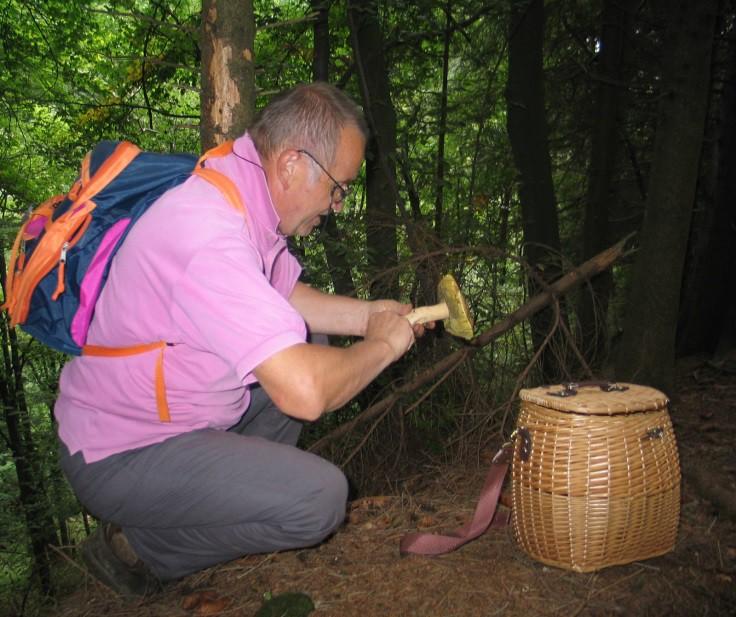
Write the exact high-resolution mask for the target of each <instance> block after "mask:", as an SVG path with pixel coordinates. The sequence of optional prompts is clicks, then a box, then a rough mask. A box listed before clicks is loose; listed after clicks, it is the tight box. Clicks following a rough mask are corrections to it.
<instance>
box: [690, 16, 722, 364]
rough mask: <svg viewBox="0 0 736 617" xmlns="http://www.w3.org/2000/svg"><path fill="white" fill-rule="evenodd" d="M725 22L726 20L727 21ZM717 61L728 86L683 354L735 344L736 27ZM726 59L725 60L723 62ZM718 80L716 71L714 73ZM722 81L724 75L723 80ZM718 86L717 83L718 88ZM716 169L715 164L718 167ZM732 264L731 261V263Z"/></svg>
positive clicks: (695, 252)
mask: <svg viewBox="0 0 736 617" xmlns="http://www.w3.org/2000/svg"><path fill="white" fill-rule="evenodd" d="M724 25H725V24H724ZM724 47H725V49H724V51H723V52H722V53H721V54H720V57H719V58H718V60H714V61H713V63H712V64H713V66H716V65H718V64H721V63H722V64H724V65H725V66H726V70H725V71H724V73H725V74H724V75H723V77H722V83H723V89H722V92H721V95H720V101H719V105H718V106H717V107H716V111H715V112H714V114H713V115H714V116H715V118H714V119H713V122H712V124H713V125H714V126H712V129H711V131H710V136H711V139H707V138H706V141H707V142H708V143H709V144H711V148H710V153H709V154H710V156H709V161H710V169H708V170H706V173H701V182H702V185H701V186H702V190H701V191H700V193H701V200H700V201H701V203H700V207H699V208H698V211H697V212H696V213H695V214H694V216H693V223H692V225H693V228H692V231H691V234H690V246H689V249H688V257H687V266H686V268H687V270H686V273H685V276H684V282H683V292H682V304H681V308H680V317H679V322H680V323H679V328H678V337H677V355H678V356H683V355H687V354H694V353H708V354H713V353H718V352H719V351H720V350H721V349H724V350H726V349H731V348H733V346H734V345H735V344H736V339H735V338H734V333H736V331H735V330H734V318H733V315H732V314H729V307H733V306H734V305H736V293H734V289H735V288H736V280H734V277H735V276H736V269H734V267H733V266H734V264H736V237H735V236H736V234H735V233H734V230H736V217H735V215H734V207H733V196H734V195H736V174H734V173H733V170H734V169H736V36H735V35H734V33H733V31H732V30H730V31H729V34H728V38H727V40H726V42H725V45H724ZM719 61H720V62H719ZM714 81H715V75H714ZM719 81H720V79H719ZM713 90H715V88H713ZM713 168H715V170H714V171H711V170H713ZM711 179H712V180H711ZM727 264H731V266H730V267H729V266H728V265H727Z"/></svg>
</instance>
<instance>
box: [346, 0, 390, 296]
mask: <svg viewBox="0 0 736 617" xmlns="http://www.w3.org/2000/svg"><path fill="white" fill-rule="evenodd" d="M348 18H349V22H350V34H351V39H352V44H353V52H354V54H355V59H356V64H357V66H358V76H359V82H360V91H361V94H362V97H363V107H364V109H365V111H366V117H367V120H368V124H369V126H370V129H371V140H370V142H369V144H368V153H367V157H366V191H367V203H366V216H367V221H366V236H367V251H368V265H369V276H370V277H371V278H372V279H374V280H375V281H376V282H375V284H374V285H372V288H371V295H372V296H373V297H378V296H385V297H392V298H393V297H397V296H398V277H397V272H396V265H397V263H398V253H397V246H396V241H397V238H396V222H397V220H396V206H397V204H396V200H397V197H398V195H397V191H396V113H395V111H394V107H393V103H392V101H391V90H390V85H389V80H388V68H387V66H386V59H385V56H384V53H383V37H382V35H381V29H380V25H379V23H378V3H377V1H376V0H369V1H366V2H358V1H357V0H349V2H348ZM385 273H388V274H385ZM376 277H378V278H376Z"/></svg>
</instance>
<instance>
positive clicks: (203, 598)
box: [181, 590, 217, 610]
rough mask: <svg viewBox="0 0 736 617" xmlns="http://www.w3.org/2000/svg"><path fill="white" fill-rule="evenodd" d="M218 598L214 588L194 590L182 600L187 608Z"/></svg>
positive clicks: (184, 607) (183, 605) (182, 604)
mask: <svg viewBox="0 0 736 617" xmlns="http://www.w3.org/2000/svg"><path fill="white" fill-rule="evenodd" d="M216 599H217V594H216V593H215V592H214V591H212V590H206V591H194V592H192V593H190V594H188V595H186V596H184V599H183V600H182V601H181V607H182V608H183V609H186V610H192V609H193V608H197V607H198V606H199V605H200V604H201V603H202V602H210V601H212V600H216Z"/></svg>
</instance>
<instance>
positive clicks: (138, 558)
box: [55, 83, 421, 596]
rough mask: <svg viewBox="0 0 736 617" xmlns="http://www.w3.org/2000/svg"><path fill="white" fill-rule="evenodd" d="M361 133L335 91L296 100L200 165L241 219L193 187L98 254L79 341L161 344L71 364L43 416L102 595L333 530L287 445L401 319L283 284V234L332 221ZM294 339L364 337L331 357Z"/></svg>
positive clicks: (324, 486) (338, 401) (359, 379)
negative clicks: (104, 270)
mask: <svg viewBox="0 0 736 617" xmlns="http://www.w3.org/2000/svg"><path fill="white" fill-rule="evenodd" d="M366 134H367V130H366V127H365V124H364V120H363V118H362V116H361V113H360V111H359V109H358V108H357V107H356V106H355V104H354V103H353V102H352V101H351V100H350V99H349V98H347V97H346V96H345V95H344V94H343V93H342V92H340V91H339V90H337V89H336V88H334V87H332V86H329V85H327V84H324V83H315V84H311V85H301V86H298V87H296V88H294V89H292V90H290V91H288V92H286V93H284V94H283V95H281V96H279V97H277V98H275V99H274V100H273V101H272V102H271V103H270V104H269V105H268V106H267V107H266V108H265V109H264V110H263V112H262V113H261V114H260V116H259V118H258V119H257V121H256V122H255V124H254V126H253V127H252V129H251V130H250V132H249V133H247V134H246V135H244V136H242V137H241V138H240V139H238V140H236V141H235V143H234V145H233V151H232V153H231V154H228V155H226V156H223V157H217V158H212V159H208V161H207V167H210V168H212V169H215V170H216V171H218V172H220V173H222V174H224V175H225V176H227V177H228V178H229V179H230V180H231V181H232V182H234V183H235V185H236V187H237V189H238V192H239V193H240V196H241V198H242V200H243V202H244V204H245V209H246V213H245V216H244V215H243V213H242V212H238V211H236V210H235V209H234V208H233V207H232V206H231V205H230V203H229V202H228V201H226V200H225V198H224V197H223V195H222V194H221V193H220V192H219V191H218V190H217V189H216V188H214V187H213V186H212V185H211V184H209V183H208V182H207V181H205V180H203V179H202V178H200V177H197V176H194V175H193V176H192V177H191V178H189V179H188V180H187V181H186V182H185V183H183V184H181V185H179V186H177V187H175V188H173V189H171V190H169V191H168V192H167V193H165V194H164V195H163V196H162V197H161V198H160V199H159V200H158V201H157V202H156V203H155V204H154V205H152V206H151V208H150V209H149V210H148V211H147V212H146V214H145V215H144V216H143V217H142V218H141V219H140V220H139V221H138V222H137V223H136V225H135V227H134V228H133V229H132V231H131V233H130V234H129V236H128V238H127V239H126V241H125V244H124V245H123V246H122V247H121V249H120V251H119V252H118V254H117V255H116V257H115V259H114V260H113V263H112V267H111V272H110V276H109V278H108V280H107V283H106V285H105V288H104V290H103V292H102V294H101V296H100V298H99V300H98V302H97V305H96V309H95V318H94V321H93V323H92V324H91V327H90V331H89V339H88V342H89V343H91V344H94V345H102V346H107V347H126V346H130V345H135V344H140V343H145V342H150V341H166V347H165V349H164V350H163V351H161V350H155V351H152V352H147V353H140V354H137V355H128V356H122V357H113V358H110V357H87V356H81V357H79V358H75V359H74V360H72V361H71V362H69V363H68V364H67V365H66V366H65V367H64V370H63V372H62V375H61V380H60V394H59V398H58V401H57V403H56V408H55V414H56V417H57V420H58V423H59V436H60V440H61V463H62V468H63V470H64V472H65V474H66V476H67V478H68V479H69V481H70V483H71V485H72V487H73V488H74V490H75V492H76V493H77V495H78V497H79V499H80V501H81V502H82V503H83V504H84V505H85V506H86V507H87V508H88V509H89V511H90V512H92V513H93V514H94V515H95V516H97V517H99V518H100V519H101V520H103V521H106V523H105V524H103V525H101V526H100V527H99V528H98V530H97V531H96V532H95V533H94V534H93V535H92V536H91V537H90V538H89V539H88V540H87V541H85V543H84V544H83V546H82V556H83V558H84V560H85V562H86V563H87V566H88V568H89V569H90V571H91V572H92V573H93V574H94V575H95V576H96V577H97V578H99V579H100V580H101V581H103V582H104V583H105V584H107V585H108V586H109V587H111V588H113V589H115V590H116V591H118V592H119V593H121V594H123V595H128V596H133V595H142V594H146V593H148V592H150V591H152V590H154V589H155V588H156V587H157V584H158V581H167V580H173V579H176V578H179V577H182V576H184V575H186V574H189V573H191V572H194V571H197V570H200V569H202V568H206V567H208V566H211V565H214V564H217V563H220V562H223V561H227V560H231V559H234V558H237V557H240V556H242V555H245V554H249V553H256V552H268V551H276V550H281V549H289V548H296V547H304V546H310V545H314V544H316V543H318V542H320V541H321V540H323V539H324V538H325V537H327V536H328V535H329V534H330V533H332V532H333V531H334V530H335V529H336V528H337V526H338V525H339V524H340V523H341V522H342V520H343V518H344V514H345V504H346V499H347V483H346V480H345V477H344V475H343V474H342V472H341V471H340V470H339V469H337V468H336V467H335V466H333V465H332V464H330V463H328V462H327V461H325V460H323V459H321V458H319V457H317V456H315V455H312V454H310V453H307V452H303V451H301V450H299V449H297V448H296V447H295V444H296V441H297V438H298V436H299V432H300V429H301V422H302V421H313V420H316V419H317V418H319V417H320V416H321V415H322V414H323V413H325V412H328V411H331V410H334V409H337V408H338V407H340V406H342V405H343V404H345V403H346V402H347V401H349V400H350V399H351V398H352V397H354V396H355V395H356V394H357V393H358V392H360V391H361V390H362V389H363V388H364V387H365V386H366V385H367V384H369V383H370V382H371V380H373V379H374V378H375V377H376V376H377V375H378V374H379V373H380V372H381V371H382V370H383V369H385V368H386V367H387V366H388V365H389V364H391V363H392V362H394V361H395V360H397V359H398V358H400V357H401V356H402V355H403V354H404V353H405V352H406V351H407V350H408V349H409V348H410V347H411V345H412V343H413V342H414V335H415V332H414V330H413V329H412V327H411V326H410V325H409V322H408V321H407V320H406V319H405V318H404V317H403V315H405V314H406V313H408V312H409V310H410V309H411V307H410V306H409V305H406V304H400V303H398V302H394V301H391V300H382V301H376V302H367V301H361V300H356V299H352V298H346V297H340V296H332V295H327V294H323V293H321V292H319V291H316V290H314V289H312V288H310V287H308V286H307V285H305V284H303V283H300V282H298V280H297V279H298V277H299V274H300V267H299V265H298V263H297V262H296V260H295V259H294V258H293V257H292V256H291V255H290V254H289V253H288V251H287V249H286V239H285V237H286V236H290V235H299V236H305V235H307V234H309V233H310V232H311V231H312V230H313V229H314V228H315V227H316V226H317V225H318V223H319V220H320V216H323V215H327V214H329V212H330V210H331V209H332V210H334V211H335V212H339V211H340V210H341V209H342V206H343V201H344V199H345V196H346V194H347V192H348V190H349V186H350V183H351V182H352V181H353V180H355V178H356V176H357V173H358V170H359V167H360V165H361V164H362V161H363V154H364V148H365V144H366ZM308 333H311V334H317V333H319V334H340V335H355V336H359V337H362V340H360V341H359V342H356V343H355V344H353V345H351V346H350V347H346V348H337V347H329V346H326V345H317V344H310V343H307V342H305V341H306V340H307V336H308ZM416 333H417V334H420V333H421V327H417V328H416ZM156 376H158V378H156ZM158 383H161V384H165V398H166V401H167V409H166V415H165V416H162V415H161V409H160V407H158V406H157V400H158V399H157V392H156V384H158ZM158 395H159V396H160V395H161V392H158Z"/></svg>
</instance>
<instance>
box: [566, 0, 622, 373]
mask: <svg viewBox="0 0 736 617" xmlns="http://www.w3.org/2000/svg"><path fill="white" fill-rule="evenodd" d="M635 4H636V0H606V1H605V2H604V3H603V11H602V12H601V39H600V45H601V49H600V55H599V66H600V72H599V75H598V84H597V92H596V101H595V109H596V124H595V126H594V128H593V135H592V140H591V148H590V150H591V152H590V169H589V172H588V177H589V179H588V199H587V201H586V204H585V221H584V227H583V258H584V259H587V258H588V257H590V256H591V255H595V254H596V253H598V252H599V251H600V250H601V249H603V247H605V246H607V245H608V242H609V235H610V226H609V213H610V211H611V210H612V207H613V204H614V202H615V201H616V199H617V188H616V187H617V184H616V179H617V177H618V175H619V170H618V160H619V155H620V153H621V148H622V144H621V139H620V134H621V132H622V131H621V110H622V102H623V99H624V98H625V94H626V87H625V86H624V85H623V84H624V70H623V64H624V62H623V56H624V50H625V46H626V40H627V39H628V33H629V29H630V23H631V21H632V19H631V15H632V12H633V10H634V7H635ZM612 284H613V278H612V276H611V272H610V271H608V270H607V271H605V272H602V273H601V274H600V276H598V277H596V278H595V279H593V280H592V281H591V282H590V287H589V289H587V290H583V292H582V294H581V296H580V302H579V306H578V320H579V324H580V333H581V338H582V341H583V345H582V349H581V351H582V352H583V354H584V355H585V356H586V358H587V360H588V361H589V362H590V364H591V365H593V366H595V365H596V364H597V363H598V362H597V361H598V360H599V359H601V358H603V357H604V356H605V355H606V354H605V352H606V348H607V345H608V332H607V327H606V325H607V319H606V316H607V313H608V301H609V297H610V295H611V291H612Z"/></svg>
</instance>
